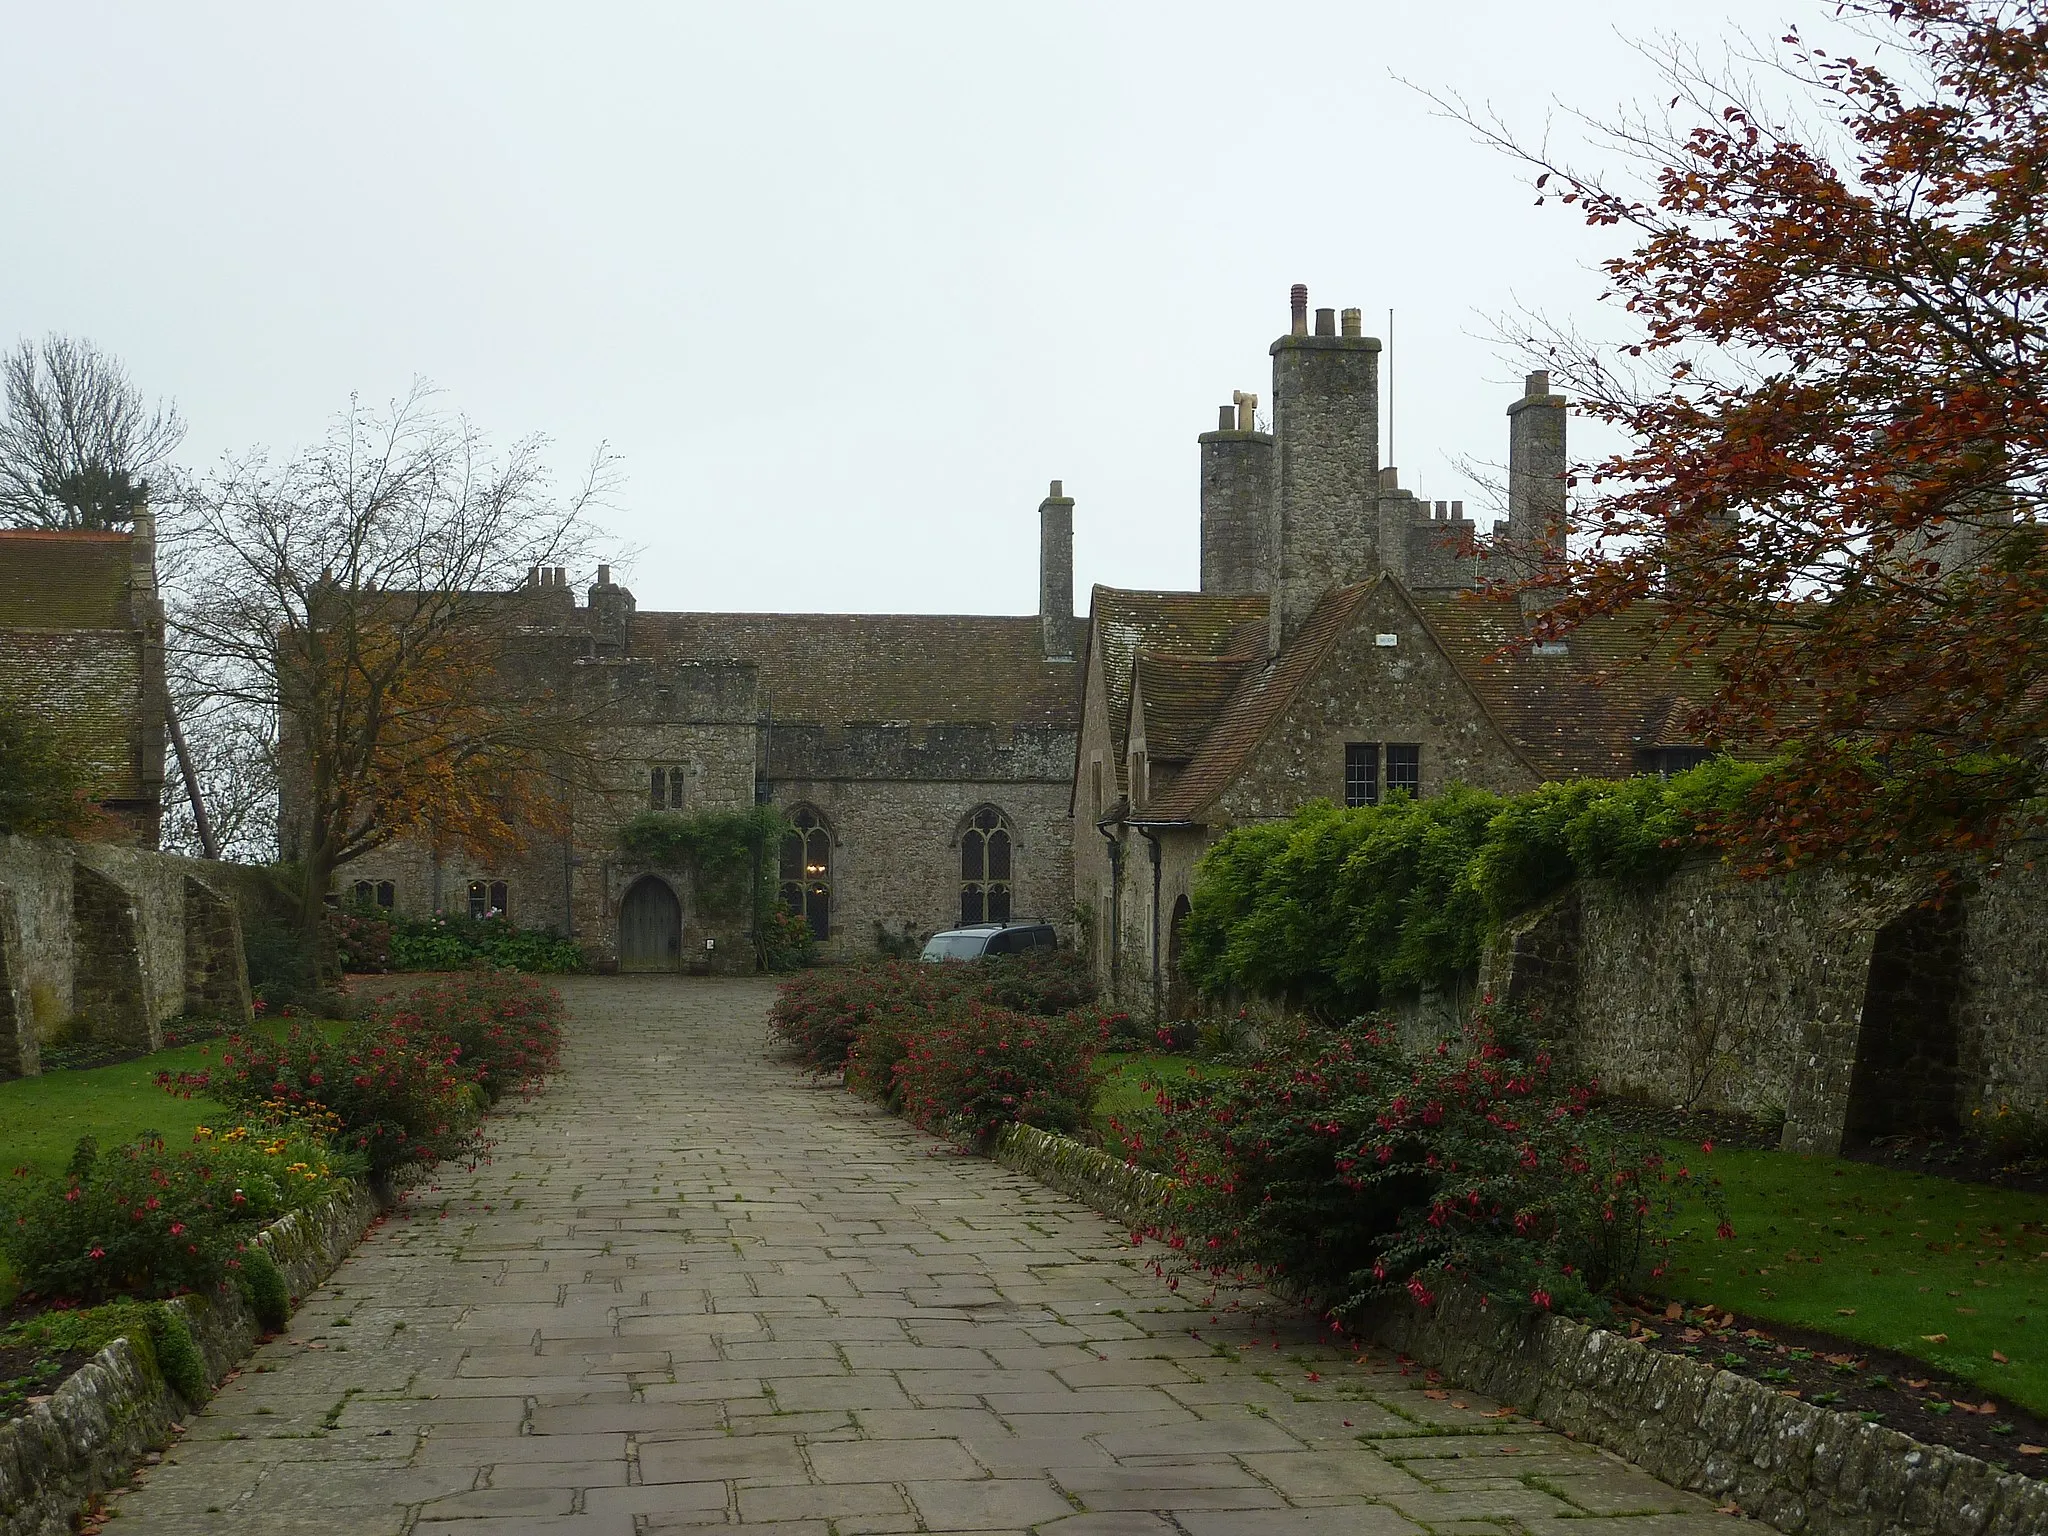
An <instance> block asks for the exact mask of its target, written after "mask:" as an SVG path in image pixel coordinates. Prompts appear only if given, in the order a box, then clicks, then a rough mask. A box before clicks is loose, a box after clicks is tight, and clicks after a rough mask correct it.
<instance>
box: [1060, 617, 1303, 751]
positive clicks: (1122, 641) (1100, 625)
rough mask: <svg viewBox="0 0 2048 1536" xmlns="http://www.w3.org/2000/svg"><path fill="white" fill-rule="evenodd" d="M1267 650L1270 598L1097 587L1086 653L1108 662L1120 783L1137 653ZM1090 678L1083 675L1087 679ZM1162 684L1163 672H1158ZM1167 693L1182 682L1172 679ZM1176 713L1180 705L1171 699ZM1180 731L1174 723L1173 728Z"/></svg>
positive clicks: (1106, 683)
mask: <svg viewBox="0 0 2048 1536" xmlns="http://www.w3.org/2000/svg"><path fill="white" fill-rule="evenodd" d="M1265 645H1266V598H1265V594H1264V593H1252V594H1250V595H1246V596H1230V597H1225V596H1219V595H1217V594H1214V593H1204V592H1131V591H1126V590H1124V589H1123V588H1120V587H1102V586H1098V587H1096V588H1095V589H1094V591H1093V592H1092V593H1091V594H1090V597H1089V604H1088V649H1089V654H1088V656H1087V657H1084V658H1083V660H1084V663H1085V662H1086V661H1087V660H1088V659H1089V658H1091V657H1099V658H1100V659H1101V662H1102V678H1103V687H1104V690H1105V692H1106V694H1107V702H1108V705H1109V729H1110V735H1111V737H1112V738H1113V740H1114V742H1115V745H1116V752H1115V756H1116V774H1117V784H1118V786H1119V788H1120V789H1121V788H1122V786H1123V774H1124V755H1125V753H1126V752H1127V751H1128V750H1129V747H1130V731H1131V680H1132V678H1133V676H1134V675H1135V673H1136V670H1137V664H1138V652H1139V651H1140V650H1141V649H1142V650H1145V651H1147V652H1150V653H1152V654H1153V655H1155V656H1162V657H1163V656H1180V657H1188V658H1200V657H1210V658H1218V659H1221V658H1230V657H1240V658H1243V657H1251V656H1255V655H1263V654H1264V652H1265ZM1084 675H1085V674H1084ZM1159 675H1160V676H1161V677H1162V679H1163V678H1164V673H1161V674H1159ZM1165 685H1166V687H1167V690H1168V693H1169V695H1172V694H1173V693H1174V692H1175V687H1176V683H1175V681H1173V680H1167V681H1166V684H1165ZM1151 686H1152V675H1151V674H1149V673H1148V675H1147V682H1146V712H1147V718H1148V720H1149V718H1150V715H1151V710H1152V694H1151ZM1166 702H1167V709H1168V714H1169V716H1171V715H1172V714H1173V713H1174V711H1175V708H1176V704H1175V702H1174V701H1173V699H1172V698H1171V697H1169V699H1168V700H1167V701H1166ZM1172 729H1175V727H1172V726H1169V730H1172Z"/></svg>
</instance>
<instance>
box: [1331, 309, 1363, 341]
mask: <svg viewBox="0 0 2048 1536" xmlns="http://www.w3.org/2000/svg"><path fill="white" fill-rule="evenodd" d="M1337 318H1338V319H1339V320H1341V321H1342V322H1343V323H1344V334H1345V335H1346V336H1362V335H1364V334H1365V326H1364V319H1363V317H1362V316H1361V315H1360V314H1359V312H1358V311H1357V310H1355V309H1347V310H1345V311H1344V313H1343V314H1341V315H1339V316H1338V317H1337Z"/></svg>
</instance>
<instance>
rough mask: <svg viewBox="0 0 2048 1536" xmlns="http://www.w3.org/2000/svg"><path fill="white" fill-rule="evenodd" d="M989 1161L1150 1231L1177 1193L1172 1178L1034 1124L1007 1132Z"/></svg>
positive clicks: (990, 1150) (1016, 1127)
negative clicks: (1172, 1192)
mask: <svg viewBox="0 0 2048 1536" xmlns="http://www.w3.org/2000/svg"><path fill="white" fill-rule="evenodd" d="M989 1156H991V1157H993V1158H994V1159H995V1160H996V1161H997V1162H999V1163H1001V1164H1002V1165H1003V1166H1004V1167H1005V1168H1014V1169H1016V1170H1017V1172H1019V1173H1023V1174H1029V1175H1030V1176H1031V1177H1032V1178H1034V1179H1036V1180H1038V1182H1039V1183H1041V1184H1049V1185H1051V1186H1052V1187H1053V1188H1054V1189H1056V1190H1058V1191H1059V1192H1060V1193H1061V1194H1063V1195H1072V1196H1073V1197H1074V1198H1075V1199H1076V1200H1079V1201H1080V1202H1081V1203H1082V1204H1083V1205H1090V1206H1093V1207H1094V1208H1095V1209H1096V1210H1098V1211H1100V1212H1102V1214H1103V1215H1105V1216H1114V1217H1115V1218H1116V1219H1117V1220H1118V1221H1122V1222H1128V1223H1130V1224H1131V1225H1132V1226H1149V1225H1150V1224H1151V1223H1153V1222H1155V1221H1157V1220H1158V1219H1159V1218H1160V1217H1161V1216H1163V1215H1164V1214H1165V1210H1166V1202H1167V1198H1168V1196H1169V1194H1170V1193H1171V1191H1172V1189H1173V1180H1171V1179H1168V1178H1165V1177H1163V1176H1161V1175H1159V1174H1156V1173H1153V1172H1150V1171H1149V1170H1147V1169H1144V1168H1140V1167H1139V1166H1138V1165H1137V1164H1136V1163H1127V1162H1125V1161H1124V1160H1123V1159H1122V1158H1120V1157H1115V1156H1112V1155H1111V1154H1110V1153H1107V1152H1104V1151H1103V1150H1102V1149H1101V1148H1099V1147H1091V1146H1087V1145H1086V1144H1084V1143H1082V1142H1078V1141H1076V1140H1074V1138H1073V1137H1071V1136H1062V1135H1060V1134H1059V1133H1058V1132H1056V1131H1041V1130H1039V1129H1038V1127H1036V1126H1033V1125H1012V1126H1009V1127H1007V1128H1006V1129H1004V1130H1003V1131H1002V1132H1001V1133H1000V1134H999V1135H998V1136H997V1137H996V1139H995V1143H994V1145H992V1146H991V1147H990V1148H989Z"/></svg>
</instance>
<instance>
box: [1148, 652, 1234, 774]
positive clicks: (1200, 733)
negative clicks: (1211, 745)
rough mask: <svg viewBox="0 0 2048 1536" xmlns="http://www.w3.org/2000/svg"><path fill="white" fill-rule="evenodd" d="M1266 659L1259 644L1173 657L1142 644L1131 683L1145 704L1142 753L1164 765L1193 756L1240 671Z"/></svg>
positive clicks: (1227, 697)
mask: <svg viewBox="0 0 2048 1536" xmlns="http://www.w3.org/2000/svg"><path fill="white" fill-rule="evenodd" d="M1265 660H1266V648H1265V646H1264V645H1263V644H1262V645H1259V646H1257V647H1256V648H1254V649H1251V650H1248V651H1243V652H1239V653H1237V654H1234V655H1230V656H1177V655H1175V654H1173V653H1172V652H1170V651H1155V650H1152V649H1150V648H1147V647H1141V648H1140V649H1139V651H1138V656H1137V664H1136V678H1137V681H1136V685H1135V687H1136V692H1137V695H1138V696H1140V697H1142V698H1143V699H1144V704H1145V750H1146V753H1147V754H1148V755H1149V756H1150V757H1151V758H1152V760H1153V761H1154V762H1163V763H1176V762H1186V761H1187V760H1188V759H1190V758H1192V757H1193V756H1194V755H1195V752H1196V750H1197V749H1198V748H1199V747H1200V746H1201V745H1202V743H1203V741H1205V740H1206V739H1207V738H1208V735H1209V731H1210V729H1211V727H1213V726H1214V725H1215V723H1216V716H1217V715H1218V713H1219V712H1220V711H1221V710H1222V708H1223V706H1224V705H1225V704H1226V703H1227V702H1228V701H1229V699H1230V696H1231V694H1232V693H1233V692H1234V691H1235V690H1236V689H1237V686H1238V684H1239V683H1241V682H1242V681H1243V680H1244V676H1245V673H1246V672H1247V671H1248V670H1251V669H1253V668H1256V667H1261V666H1263V665H1264V664H1265Z"/></svg>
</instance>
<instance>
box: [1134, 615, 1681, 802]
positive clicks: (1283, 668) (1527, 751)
mask: <svg viewBox="0 0 2048 1536" xmlns="http://www.w3.org/2000/svg"><path fill="white" fill-rule="evenodd" d="M1381 589H1384V590H1385V591H1386V592H1388V593H1389V594H1391V595H1392V596H1393V597H1394V598H1395V599H1396V600H1398V601H1399V602H1402V603H1404V604H1406V605H1407V606H1408V607H1409V608H1410V609H1411V610H1412V611H1413V612H1414V613H1415V615H1416V617H1417V618H1418V619H1419V620H1420V621H1421V622H1422V625H1423V627H1424V629H1425V630H1427V631H1428V633H1429V635H1430V637H1431V638H1432V639H1433V640H1434V641H1435V642H1436V644H1437V648H1438V649H1439V650H1440V651H1441V652H1442V654H1443V656H1444V658H1445V660H1446V661H1448V662H1449V664H1450V665H1451V667H1452V669H1453V670H1454V671H1456V672H1457V674H1458V676H1459V678H1460V679H1461V680H1462V681H1463V682H1464V683H1465V685H1466V687H1467V688H1468V689H1470V690H1471V692H1472V695H1473V697H1474V698H1475V699H1476V700H1477V702H1478V704H1479V707H1480V708H1481V710H1482V711H1484V713H1485V714H1486V715H1487V716H1488V717H1489V718H1490V719H1491V720H1492V721H1493V723H1494V725H1495V727H1496V728H1497V729H1498V730H1499V731H1500V733H1501V734H1502V735H1503V736H1504V737H1506V738H1507V741H1508V743H1509V745H1510V747H1511V748H1512V749H1513V750H1514V752H1515V753H1516V755H1517V756H1519V757H1520V758H1521V759H1522V760H1523V761H1524V762H1525V763H1526V764H1527V765H1528V767H1529V768H1530V770H1531V771H1532V772H1533V773H1535V774H1537V775H1538V776H1539V777H1541V778H1543V779H1564V778H1575V777H1585V776H1600V777H1608V778H1624V777H1627V776H1628V775H1630V774H1632V773H1635V772H1636V771H1638V767H1639V759H1638V753H1639V752H1641V751H1643V750H1645V749H1647V748H1650V747H1656V746H1672V745H1679V744H1682V743H1684V742H1686V740H1687V737H1686V733H1685V730H1684V721H1685V718H1686V715H1687V714H1688V712H1689V711H1690V709H1691V708H1692V706H1693V704H1694V703H1695V702H1696V701H1698V700H1699V699H1701V698H1703V697H1704V696H1705V694H1706V693H1707V691H1708V690H1709V689H1710V688H1711V687H1712V686H1713V680H1712V675H1711V673H1710V672H1709V671H1708V670H1706V669H1704V668H1691V669H1688V668H1684V667H1681V666H1678V665H1676V664H1672V663H1659V662H1656V661H1645V660H1642V659H1641V657H1642V649H1643V631H1642V626H1643V622H1644V618H1643V616H1638V617H1635V618H1612V619H1602V620H1596V621H1593V622H1590V623H1587V624H1585V625H1582V626H1581V627H1580V628H1578V629H1576V630H1574V631H1573V632H1572V633H1571V635H1570V636H1569V638H1568V639H1567V640H1566V641H1565V642H1563V647H1562V649H1561V650H1556V649H1549V648H1546V649H1545V650H1544V651H1541V652H1538V651H1533V650H1521V651H1517V652H1515V653H1513V654H1509V655H1506V656H1503V655H1502V654H1501V650H1502V647H1504V646H1506V645H1507V644H1509V642H1510V641H1512V640H1515V639H1519V638H1525V637H1526V636H1527V634H1528V622H1527V620H1526V619H1525V618H1524V617H1523V615H1522V612H1521V609H1520V607H1519V606H1518V605H1516V604H1513V603H1505V602H1495V601H1486V600H1482V599H1480V598H1478V597H1476V596H1473V595H1469V594H1464V593H1414V592H1410V591H1408V590H1407V589H1406V588H1405V587H1404V586H1402V585H1401V583H1400V582H1398V581H1396V580H1394V579H1393V578H1392V577H1385V576H1382V577H1378V578H1375V579H1374V580H1372V581H1365V582H1358V583H1356V584H1354V585H1352V586H1348V587H1337V588H1333V589H1332V590H1330V591H1328V592H1325V593H1324V594H1323V596H1322V597H1321V598H1320V599H1319V600H1318V601H1317V603H1316V606H1315V607H1314V608H1313V609H1311V610H1310V612H1309V615H1308V617H1307V619H1306V620H1304V621H1303V623H1302V626H1301V629H1300V631H1299V633H1298V634H1297V635H1296V636H1295V638H1294V640H1293V641H1292V642H1291V643H1290V644H1289V645H1288V646H1287V648H1286V649H1285V650H1284V651H1282V652H1281V653H1280V655H1279V656H1277V657H1275V658H1274V659H1273V660H1272V661H1271V662H1270V663H1269V664H1264V665H1259V664H1255V663H1254V664H1239V665H1238V667H1237V670H1236V674H1235V675H1236V682H1235V684H1234V686H1233V687H1232V688H1231V690H1230V692H1229V693H1228V695H1227V696H1226V697H1224V698H1223V699H1222V700H1221V702H1220V703H1219V704H1217V705H1215V706H1213V707H1211V708H1210V709H1209V710H1208V715H1209V723H1208V725H1207V726H1206V728H1204V727H1202V726H1201V725H1200V724H1199V722H1198V721H1197V720H1196V718H1195V715H1196V714H1197V713H1198V712H1199V710H1200V707H1201V700H1202V695H1201V694H1200V692H1198V688H1197V687H1196V686H1194V685H1190V684H1186V683H1183V684H1182V685H1181V686H1182V692H1181V694H1180V696H1179V697H1180V700H1181V706H1182V708H1181V712H1180V714H1179V715H1178V716H1177V717H1176V719H1175V722H1174V727H1173V738H1172V739H1174V740H1175V741H1176V743H1178V742H1180V741H1182V740H1185V739H1187V738H1189V737H1192V736H1195V735H1196V734H1197V733H1198V732H1200V733H1201V734H1200V737H1199V743H1198V745H1197V746H1196V747H1195V750H1194V751H1193V753H1192V756H1191V757H1190V759H1189V761H1188V765H1187V767H1186V768H1185V770H1183V771H1182V772H1181V773H1179V774H1178V775H1177V776H1175V777H1174V778H1173V779H1172V781H1171V782H1170V783H1168V784H1166V785H1165V786H1163V787H1162V788H1161V789H1160V790H1159V791H1158V792H1157V793H1155V794H1154V796H1153V798H1152V802H1151V804H1149V805H1147V806H1145V807H1144V808H1143V810H1142V811H1141V812H1140V813H1139V814H1138V815H1137V816H1135V817H1134V818H1133V819H1134V820H1137V821H1142V822H1162V823H1191V822H1199V821H1200V820H1202V818H1203V817H1204V816H1205V815H1206V814H1207V813H1208V811H1209V808H1210V806H1211V805H1212V804H1213V803H1214V802H1215V800H1216V797H1217V796H1218V795H1220V794H1222V793H1223V792H1224V790H1226V789H1228V788H1229V786H1230V784H1231V782H1232V781H1233V780H1234V779H1235V778H1236V777H1237V776H1238V774H1239V773H1241V772H1242V771H1243V770H1244V768H1245V765H1246V763H1247V762H1249V761H1250V759H1251V756H1252V754H1253V752H1255V751H1256V750H1257V749H1258V746H1259V743H1260V742H1262V741H1263V740H1265V738H1266V736H1267V734H1268V733H1269V732H1270V731H1271V730H1272V728H1273V726H1274V725H1275V724H1276V723H1277V722H1278V721H1279V719H1280V717H1281V716H1282V715H1283V714H1285V713H1286V711H1287V708H1288V706H1289V705H1290V704H1292V703H1293V701H1294V699H1295V696H1296V695H1297V694H1298V693H1299V692H1300V691H1301V688H1302V686H1303V685H1304V684H1305V683H1307V682H1308V681H1309V679H1311V678H1312V677H1314V676H1315V675H1316V673H1317V672H1318V671H1320V670H1321V669H1322V667H1323V666H1324V664H1325V663H1326V662H1327V660H1328V659H1329V656H1330V653H1331V651H1332V649H1333V648H1334V646H1335V645H1336V642H1337V640H1338V639H1339V638H1340V637H1341V636H1342V635H1343V634H1344V633H1345V631H1346V630H1348V629H1349V628H1350V627H1351V626H1352V624H1353V623H1354V622H1356V620H1357V619H1358V617H1359V615H1360V612H1361V610H1362V609H1363V607H1364V605H1365V602H1366V600H1367V599H1368V598H1369V597H1370V596H1371V595H1372V594H1373V593H1374V592H1375V591H1376V590H1381ZM1140 665H1141V666H1142V667H1144V668H1145V669H1146V670H1145V676H1144V692H1145V721H1146V731H1147V737H1148V743H1147V744H1148V746H1151V740H1150V738H1151V737H1152V736H1153V734H1154V727H1153V724H1152V722H1153V719H1154V715H1155V704H1154V682H1153V671H1152V670H1151V667H1152V663H1151V658H1150V656H1149V654H1143V655H1141V660H1140ZM1228 665H1229V664H1228V663H1227V662H1225V661H1223V660H1222V659H1220V658H1219V659H1217V660H1215V661H1212V662H1210V663H1209V664H1208V666H1209V668H1210V671H1209V672H1208V674H1207V676H1206V677H1205V678H1204V679H1203V682H1204V683H1206V684H1208V685H1210V686H1213V683H1214V680H1215V678H1216V677H1217V676H1218V675H1219V674H1220V673H1221V672H1222V671H1223V670H1224V669H1225V668H1226V667H1227V666H1228ZM1184 670H1185V664H1184ZM1162 676H1164V674H1163V673H1162ZM1152 750H1153V751H1154V752H1155V753H1156V752H1157V751H1158V749H1157V748H1156V747H1153V748H1152Z"/></svg>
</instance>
